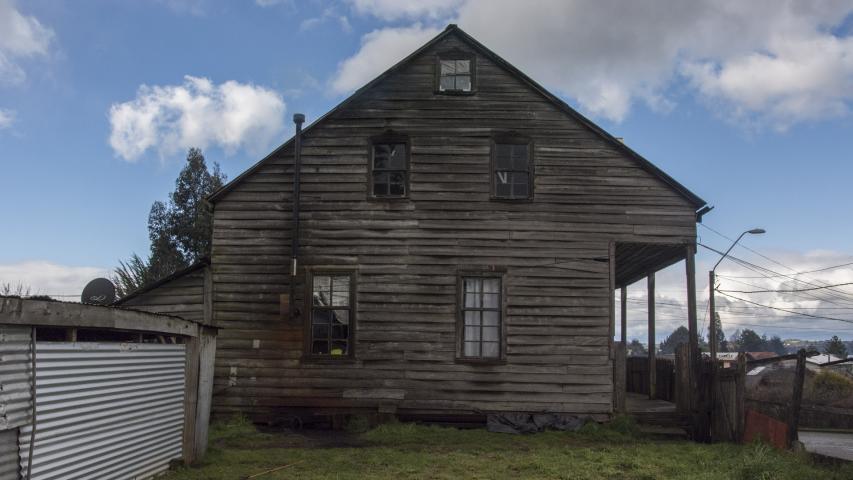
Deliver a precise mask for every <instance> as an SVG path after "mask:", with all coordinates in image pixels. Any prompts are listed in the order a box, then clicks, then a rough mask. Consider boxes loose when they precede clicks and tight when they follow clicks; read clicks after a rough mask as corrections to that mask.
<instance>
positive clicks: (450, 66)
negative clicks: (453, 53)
mask: <svg viewBox="0 0 853 480" xmlns="http://www.w3.org/2000/svg"><path fill="white" fill-rule="evenodd" d="M454 73H456V61H454V60H442V61H441V75H453V74H454Z"/></svg>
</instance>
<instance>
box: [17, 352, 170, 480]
mask: <svg viewBox="0 0 853 480" xmlns="http://www.w3.org/2000/svg"><path fill="white" fill-rule="evenodd" d="M185 351H186V349H185V346H184V345H160V344H123V343H66V342H63V343H47V342H39V343H38V344H37V349H36V399H37V401H36V407H37V410H36V412H37V413H36V422H37V423H36V437H35V438H36V440H35V448H34V453H33V467H32V468H33V472H32V478H33V480H48V479H77V478H81V479H82V478H98V479H102V480H106V479H113V478H115V479H126V478H148V477H149V476H152V475H154V474H156V473H159V472H162V471H164V470H166V469H167V468H168V467H169V462H170V461H171V460H175V459H180V458H181V454H182V451H181V448H182V432H183V422H184V383H185V365H186V358H185ZM30 428H31V427H30V426H29V425H26V426H23V427H22V428H21V429H20V438H19V444H20V455H21V459H20V461H21V465H22V470H23V469H24V468H25V466H26V463H27V458H26V457H27V455H28V448H29V440H30V432H31V429H30Z"/></svg>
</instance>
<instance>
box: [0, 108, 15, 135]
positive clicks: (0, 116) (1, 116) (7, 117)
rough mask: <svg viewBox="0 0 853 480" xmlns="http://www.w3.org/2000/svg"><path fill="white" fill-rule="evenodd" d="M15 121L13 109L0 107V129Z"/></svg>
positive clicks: (9, 125)
mask: <svg viewBox="0 0 853 480" xmlns="http://www.w3.org/2000/svg"><path fill="white" fill-rule="evenodd" d="M13 123H15V111H14V110H4V109H2V108H0V130H3V129H6V128H9V127H11V126H12V124H13Z"/></svg>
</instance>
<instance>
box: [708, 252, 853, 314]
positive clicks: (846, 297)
mask: <svg viewBox="0 0 853 480" xmlns="http://www.w3.org/2000/svg"><path fill="white" fill-rule="evenodd" d="M697 245H699V246H700V247H703V248H706V249H708V250H710V251H712V252H715V253H717V254H719V255H725V253H723V252H721V251H719V250H717V249H716V248H713V247H709V246H708V245H705V244H703V243H698V242H697ZM727 258H730V259H731V260H732V261H734V262H737V263H738V264H739V265H741V266H743V267H744V268H747V269H749V270H752V271H754V272H755V273H758V274H760V275H763V276H764V277H766V278H771V276H770V275H768V274H766V273H765V272H764V271H767V272H770V273H772V274H776V275H777V276H783V277H786V278H789V279H791V280H793V281H795V282H799V283H802V284H805V285H808V286H811V287H817V286H820V285H816V284H814V283H809V282H806V281H803V280H799V279H796V278H794V277H791V276H790V275H786V274H784V273H779V272H776V271H773V270H770V269H769V268H765V267H762V266H760V265H756V264H754V263H750V262H748V261H746V260H743V259H740V258H738V257H735V256H733V255H728V257H727ZM762 270H763V271H762ZM757 288H760V287H757ZM830 291H831V292H834V290H830ZM828 293H829V292H828ZM841 293H842V294H843V295H837V294H836V295H833V297H835V298H836V299H839V300H844V301H847V302H850V301H853V294H849V293H847V292H841ZM806 295H810V296H812V297H813V298H816V299H818V300H822V301H825V302H828V303H833V304H836V305H840V304H838V303H836V302H833V301H832V300H829V299H826V298H820V297H817V296H815V295H814V294H810V293H807V294H806Z"/></svg>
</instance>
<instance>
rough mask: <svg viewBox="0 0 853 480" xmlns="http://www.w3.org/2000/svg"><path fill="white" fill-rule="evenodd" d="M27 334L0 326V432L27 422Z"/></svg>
mask: <svg viewBox="0 0 853 480" xmlns="http://www.w3.org/2000/svg"><path fill="white" fill-rule="evenodd" d="M30 332H31V330H30V328H29V327H18V326H12V325H0V430H8V429H12V428H17V427H19V426H21V425H24V424H26V423H29V422H30V410H31V409H32V404H31V403H30V388H31V386H30V362H31V359H30V350H31V348H32V346H31V344H30V339H31V337H30Z"/></svg>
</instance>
